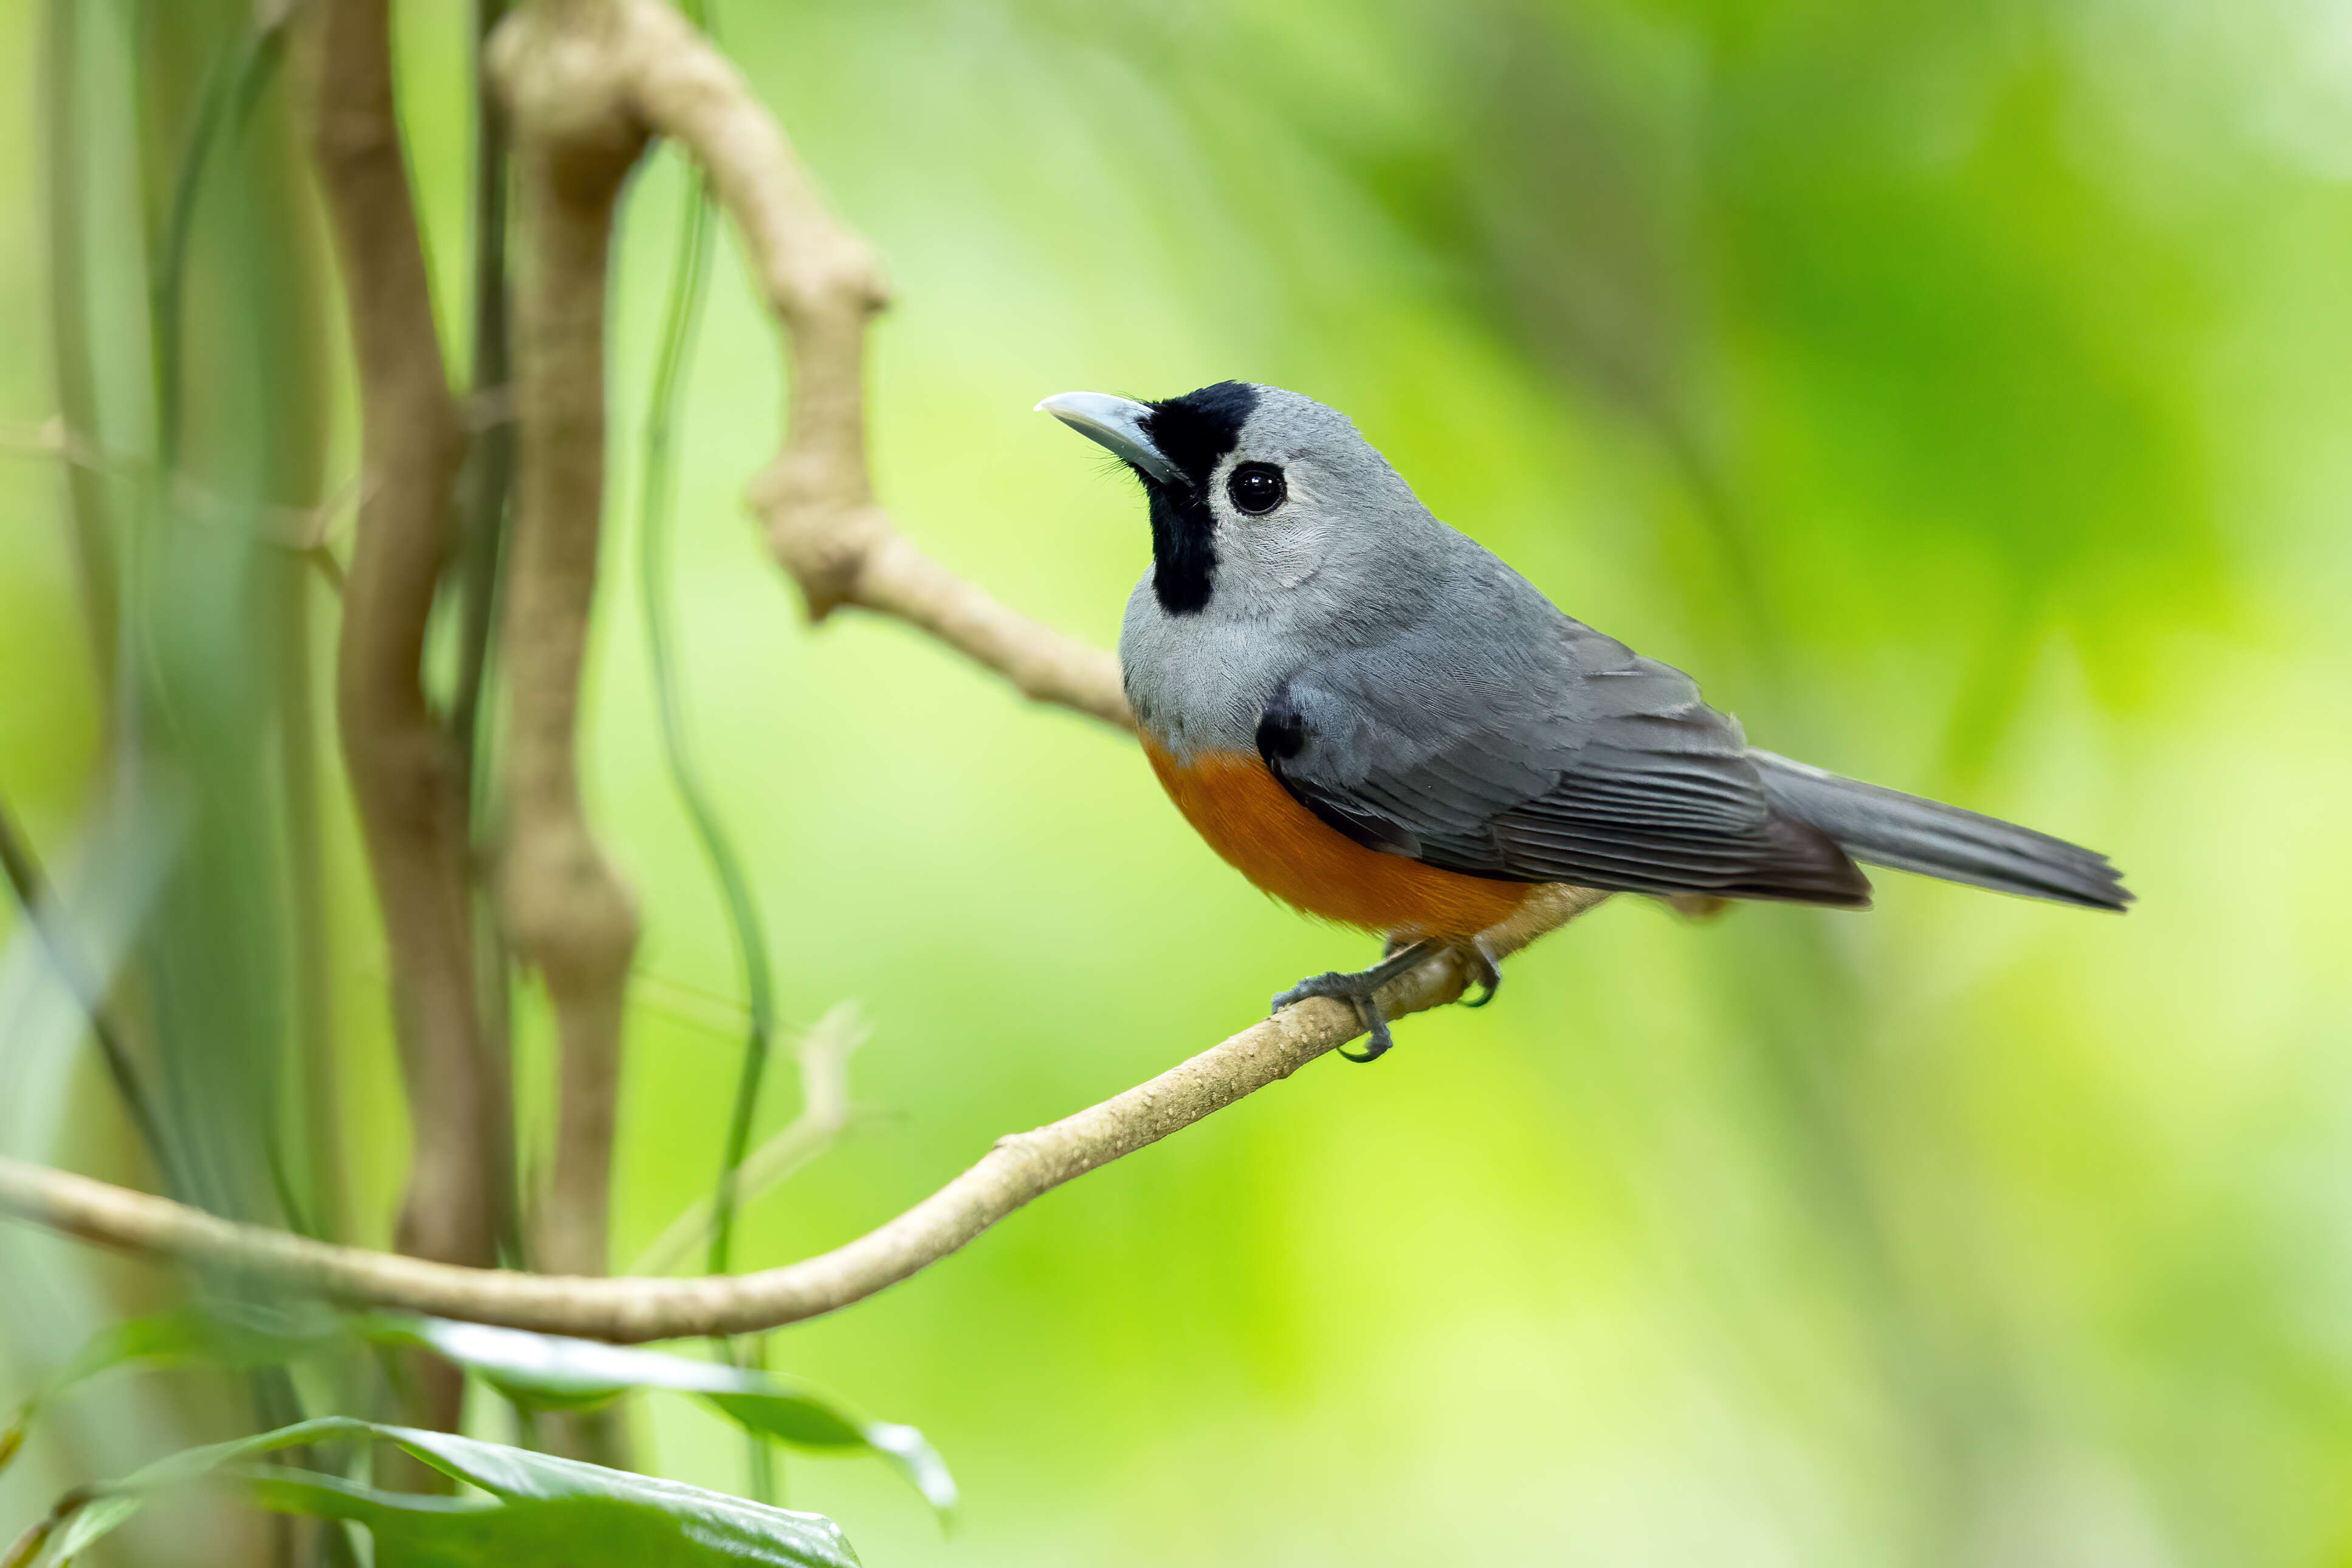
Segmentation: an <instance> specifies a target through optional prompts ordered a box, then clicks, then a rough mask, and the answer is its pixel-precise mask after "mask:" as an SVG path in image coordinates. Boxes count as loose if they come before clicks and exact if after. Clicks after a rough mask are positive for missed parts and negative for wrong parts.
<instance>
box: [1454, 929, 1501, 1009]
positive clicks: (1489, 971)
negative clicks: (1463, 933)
mask: <svg viewBox="0 0 2352 1568" xmlns="http://www.w3.org/2000/svg"><path fill="white" fill-rule="evenodd" d="M1455 951H1456V952H1460V953H1461V954H1462V962H1463V963H1465V965H1467V966H1468V968H1469V970H1470V983H1471V984H1474V985H1475V986H1477V987H1478V999H1477V1000H1476V1001H1475V1002H1473V1001H1471V1000H1470V999H1469V998H1468V997H1466V996H1465V997H1464V998H1463V999H1462V1005H1464V1006H1465V1007H1484V1006H1485V1005H1486V1004H1487V1003H1489V1002H1492V1001H1493V1000H1494V999H1495V993H1496V992H1497V991H1500V990H1501V989H1502V988H1503V966H1502V965H1501V964H1499V963H1496V962H1495V950H1494V949H1493V948H1491V947H1488V946H1487V945H1486V938H1485V937H1474V938H1472V939H1471V940H1470V941H1469V942H1465V944H1464V945H1463V946H1461V947H1460V948H1458V949H1456V950H1455Z"/></svg>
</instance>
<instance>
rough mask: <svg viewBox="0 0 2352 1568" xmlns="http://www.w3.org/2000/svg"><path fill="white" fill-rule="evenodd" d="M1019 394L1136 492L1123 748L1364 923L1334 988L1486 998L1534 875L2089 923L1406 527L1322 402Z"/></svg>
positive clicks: (1539, 880)
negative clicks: (1455, 962) (1496, 930)
mask: <svg viewBox="0 0 2352 1568" xmlns="http://www.w3.org/2000/svg"><path fill="white" fill-rule="evenodd" d="M1037 406H1038V408H1039V409H1040V410H1041V411H1043V412H1045V413H1048V414H1051V415H1053V416H1055V418H1057V419H1060V420H1061V421H1063V422H1064V423H1065V424H1066V425H1068V426H1071V427H1072V428H1074V429H1076V430H1077V431H1078V432H1079V433H1080V434H1081V435H1084V436H1086V437H1088V438H1090V439H1092V440H1094V441H1096V442H1098V443H1100V444H1101V445H1102V446H1104V447H1108V449H1109V450H1111V451H1112V452H1114V453H1116V454H1118V457H1119V458H1121V459H1122V460H1124V461H1125V462H1126V463H1127V465H1128V466H1129V468H1132V469H1133V470H1134V472H1135V474H1136V476H1137V477H1138V478H1139V479H1141V480H1142V481H1143V489H1144V494H1145V497H1146V500H1147V501H1148V502H1149V505H1150V518H1151V555H1152V563H1151V570H1150V572H1149V573H1147V574H1145V576H1144V578H1143V581H1142V582H1140V583H1139V584H1137V585H1136V589H1135V593H1134V595H1132V596H1131V597H1130V598H1129V600H1128V605H1127V620H1126V625H1125V626H1124V628H1123V630H1122V632H1121V634H1120V637H1119V647H1118V651H1119V662H1120V665H1121V667H1122V668H1123V670H1124V673H1125V679H1126V687H1127V696H1128V700H1129V703H1130V704H1132V706H1133V707H1134V709H1135V716H1136V720H1137V722H1138V724H1139V726H1140V728H1141V730H1142V733H1143V744H1144V750H1145V752H1146V754H1147V755H1148V756H1149V757H1150V761H1151V765H1152V768H1153V770H1154V772H1156V773H1158V774H1159V776H1160V783H1161V784H1162V785H1164V786H1165V787H1166V789H1167V791H1168V794H1169V795H1170V796H1171V798H1172V799H1173V800H1174V801H1175V803H1176V805H1177V808H1178V809H1179V810H1180V811H1181V812H1182V813H1183V815H1184V816H1185V817H1186V819H1187V820H1189V821H1190V822H1191V823H1192V826H1193V827H1194V829H1195V830H1197V831H1198V832H1199V833H1200V835H1201V836H1202V837H1203V838H1205V839H1206V840H1208V842H1209V845H1210V847H1212V848H1213V849H1215V850H1216V852H1217V853H1218V854H1219V855H1220V856H1222V857H1223V858H1224V859H1225V860H1226V861H1228V862H1229V863H1230V864H1232V865H1233V866H1234V868H1236V869H1237V870H1239V871H1240V872H1241V873H1242V874H1243V875H1244V876H1245V877H1247V878H1248V879H1250V880H1251V881H1252V882H1254V883H1255V884H1256V885H1257V886H1258V887H1259V888H1261V889H1265V891H1266V892H1269V893H1271V894H1273V895H1274V896H1275V897H1276V898H1279V899H1281V900H1285V901H1286V902H1287V903H1290V904H1292V905H1294V906H1295V907H1297V908H1298V909H1300V910H1305V911H1306V912H1307V913H1309V914H1314V915H1319V916H1322V917H1324V918H1326V919H1328V920H1331V921H1339V922H1340V923H1343V924H1347V925H1352V926H1357V927H1360V928H1362V929H1364V930H1366V931H1376V932H1381V933H1383V934H1385V935H1386V936H1387V938H1388V941H1389V952H1388V956H1387V957H1385V958H1384V959H1383V960H1382V961H1381V963H1376V964H1374V965H1372V966H1371V967H1370V968H1369V969H1365V970H1361V971H1359V972H1356V973H1328V974H1321V975H1317V976H1315V977H1314V978H1312V979H1309V980H1307V981H1304V982H1302V983H1301V984H1298V985H1297V986H1295V987H1293V988H1292V989H1291V990H1289V991H1286V992H1284V993H1283V994H1281V995H1279V996H1277V997H1276V998H1275V1003H1274V1005H1275V1007H1276V1010H1277V1011H1278V1010H1280V1009H1281V1008H1282V1007H1284V1006H1286V1005H1289V1004H1291V1003H1293V1002H1296V1001H1298V1000H1300V999H1302V998H1305V997H1307V996H1332V997H1338V998H1340V999H1341V1000H1344V1001H1346V1002H1349V1003H1350V1004H1351V1005H1354V1007H1355V1008H1356V1010H1357V1012H1358V1014H1359V1016H1360V1017H1361V1018H1362V1020H1363V1023H1364V1026H1365V1029H1366V1032H1367V1034H1368V1036H1369V1037H1370V1038H1369V1042H1368V1045H1367V1047H1366V1048H1365V1049H1364V1050H1363V1051H1361V1052H1360V1053H1349V1055H1350V1056H1351V1057H1352V1058H1353V1059H1355V1060H1359V1061H1370V1060H1371V1059H1373V1058H1376V1057H1378V1056H1380V1055H1381V1053H1383V1052H1385V1051H1386V1050H1388V1049H1389V1047H1390V1045H1391V1037H1390V1034H1389V1027H1388V1022H1387V1020H1386V1019H1385V1018H1384V1017H1383V1016H1381V1009H1380V1006H1379V1004H1378V1002H1377V1001H1376V999H1375V996H1376V993H1377V992H1378V991H1379V990H1380V988H1381V986H1382V985H1385V984H1388V983H1389V982H1390V981H1391V980H1393V979H1395V978H1396V977H1397V976H1398V975H1400V974H1402V973H1405V972H1406V971H1407V970H1409V969H1411V968H1412V967H1413V966H1414V965H1415V964H1418V963H1421V962H1422V961H1423V960H1424V959H1426V958H1428V957H1430V956H1431V955H1432V954H1433V953H1434V952H1439V951H1441V950H1444V949H1449V948H1450V949H1454V950H1456V951H1458V952H1461V953H1462V955H1463V956H1464V958H1465V960H1466V961H1467V962H1468V963H1469V964H1470V965H1471V969H1472V972H1473V973H1475V974H1476V975H1477V976H1478V978H1479V979H1480V980H1481V982H1482V984H1483V994H1482V995H1481V996H1480V997H1479V999H1478V1001H1477V1002H1476V1003H1474V1004H1472V1005H1484V1004H1485V1003H1486V1002H1487V1001H1489V1000H1492V998H1493V996H1494V993H1495V989H1496V986H1497V985H1498V984H1500V983H1501V977H1500V974H1499V973H1498V972H1497V970H1496V965H1495V962H1494V957H1493V954H1492V953H1491V952H1489V951H1488V950H1487V949H1486V946H1485V944H1484V942H1483V941H1482V939H1481V936H1480V933H1481V932H1483V931H1487V930H1489V929H1491V928H1492V927H1494V926H1495V925H1496V924H1497V923H1498V922H1500V921H1503V920H1504V919H1505V918H1507V916H1509V915H1510V914H1511V912H1512V911H1513V910H1516V909H1517V908H1518V906H1519V904H1520V903H1521V902H1522V901H1523V900H1525V899H1526V898H1527V897H1528V893H1529V892H1530V890H1531V889H1533V888H1535V887H1536V886H1538V885H1540V884H1545V883H1566V884H1570V885H1571V886H1575V887H1580V888H1587V889H1601V890H1605V891H1612V892H1630V893H1646V894H1653V895H1656V896H1659V897H1663V898H1668V899H1675V900H1683V899H1687V898H1698V899H1702V900H1713V899H1775V900H1788V901H1792V902H1796V903H1806V904H1824V905H1829V906H1831V907H1832V908H1837V909H1853V910H1859V909H1866V908H1868V907H1869V904H1870V892H1871V889H1870V882H1869V880H1868V879H1866V878H1865V877H1864V875H1863V873H1862V870H1861V868H1859V867H1858V866H1857V865H1856V864H1855V862H1856V861H1857V860H1859V861H1866V862H1868V863H1870V864H1871V865H1874V866H1886V867H1892V868H1895V869H1898V870H1904V871H1916V872H1919V873H1921V874H1923V875H1926V876H1929V877H1939V878H1942V879H1945V880H1946V881H1951V882H1966V883H1969V884H1970V885H1972V886H1975V887H1979V888H1990V889H1994V890H1995V891H1998V892H2003V893H2016V894H2021V895H2022V896H2024V897H2027V898H2035V899H2050V900H2056V901H2058V902H2061V903H2069V904H2081V905H2084V906H2086V907H2088V908H2091V909H2100V910H2121V909H2123V908H2124V907H2125V906H2126V904H2127V903H2129V902H2130V901H2131V894H2129V893H2128V892H2126V891H2125V889H2124V887H2123V882H2122V879H2121V877H2120V876H2119V875H2118V874H2117V872H2116V869H2115V868H2113V867H2112V866H2111V865H2109V864H2108V862H2107V860H2106V858H2105V856H2102V855H2098V854H2095V853H2093V852H2092V851H2090V850H2088V849H2084V848H2080V847H2076V846H2074V845H2073V844H2069V843H2067V842H2065V841H2064V840H2063V839H2059V838H2053V837H2050V836H2048V835H2047V834H2042V833H2036V832H2034V831H2033V830H2032V829H2031V828H2025V827H2019V826H2015V825H2014V824H2011V823H2007V822H2002V821H2000V820H1999V819H1997V818H1994V817H1990V816H1979V815H1977V814H1976V813H1975V812H1970V811H1962V810H1960V809H1959V808H1958V807H1957V806H1950V805H1941V804H1939V803H1938V802H1936V801H1932V800H1925V799H1922V798H1920V797H1919V796H1916V795H1901V794H1897V793H1896V792H1895V791H1894V790H1889V789H1881V788H1879V787H1877V786H1876V785H1874V784H1860V783H1857V782H1855V781H1854V780H1852V779H1845V778H1840V777H1838V776H1837V775H1836V774H1834V773H1824V772H1822V770H1820V769H1819V768H1812V767H1808V766H1806V765H1805V764H1804V763H1796V762H1790V760H1789V759H1788V758H1786V757H1779V756H1775V755H1773V754H1772V753H1771V752H1762V751H1757V750H1755V749H1754V748H1752V747H1750V746H1749V745H1748V739H1747V736H1746V735H1745V734H1744V733H1743V732H1742V731H1741V730H1740V727H1739V723H1738V721H1737V720H1736V719H1733V718H1732V717H1731V716H1730V715H1728V714H1726V713H1719V712H1717V711H1716V710H1714V709H1712V708H1709V707H1708V706H1706V703H1705V702H1703V701H1701V700H1699V691H1698V687H1697V685H1696V683H1694V682H1693V681H1692V679H1690V677H1688V676H1686V675H1685V674H1683V673H1682V671H1680V670H1678V669H1675V668H1671V667H1669V666H1666V665H1664V664H1660V663H1659V662H1658V661H1657V660H1655V659H1651V658H1643V657H1641V656H1640V655H1639V654H1636V653H1635V652H1633V650H1632V649H1631V648H1629V647H1626V646H1625V645H1624V644H1623V643H1621V642H1618V641H1617V640H1616V639H1614V638H1612V637H1605V636H1603V635H1602V634H1601V633H1600V632H1597V631H1594V630H1593V629H1592V628H1591V626H1586V625H1584V624H1583V623H1582V622H1580V621H1577V620H1573V619H1571V618H1570V617H1569V616H1566V615H1563V614H1562V613H1561V612H1560V611H1559V609H1558V608H1557V607H1555V606H1554V605H1552V603H1551V602H1550V601H1549V599H1547V598H1545V597H1544V595H1542V594H1541V593H1540V592H1538V590H1537V589H1536V588H1535V587H1534V586H1533V585H1532V584H1529V583H1528V581H1527V580H1526V579H1525V578H1523V577H1521V576H1520V575H1519V574H1517V573H1516V572H1514V571H1512V570H1511V569H1510V568H1509V567H1508V566H1507V565H1505V564H1504V563H1502V561H1501V560H1499V559H1498V558H1496V556H1495V555H1493V554H1492V553H1490V552H1487V551H1486V550H1485V549H1483V548H1482V547H1480V546H1479V545H1478V544H1476V543H1475V542H1473V541H1471V540H1470V539H1468V538H1465V536H1464V535H1462V534H1460V533H1457V532H1455V531H1454V530H1453V529H1451V528H1449V527H1447V526H1446V525H1445V524H1444V523H1442V522H1440V521H1438V520H1437V519H1436V518H1434V517H1433V516H1432V515H1430V512H1429V510H1428V509H1427V508H1425V507H1423V505H1422V504H1421V501H1420V500H1419V498H1417V497H1416V496H1415V495H1414V494H1413V493H1412V488H1411V487H1410V486H1408V485H1407V484H1406V483H1405V482H1404V480H1403V479H1402V478H1400V477H1399V476H1398V474H1397V472H1396V470H1395V469H1393V468H1391V467H1389V465H1388V463H1387V461H1386V460H1385V459H1384V458H1381V455H1380V453H1379V452H1378V451H1376V450H1374V449H1373V447H1372V446H1371V444H1370V442H1368V441H1366V440H1365V439H1364V438H1363V437H1362V436H1360V434H1358V433H1357V430H1356V427H1355V426H1353V425H1352V424H1350V423H1349V420H1348V418H1347V416H1345V415H1342V414H1340V413H1339V411H1337V410H1336V409H1332V408H1327V407H1325V406H1324V405H1322V404H1319V403H1317V402H1315V401H1314V400H1313V399H1311V398H1307V397H1304V396H1301V395H1299V394H1297V393H1295V392H1286V391H1284V390H1282V389H1281V388H1279V387H1273V386H1259V385H1255V384H1248V383H1244V382H1232V381H1228V382H1220V383H1219V384H1216V385H1214V386H1204V387H1202V388H1201V389H1200V390H1199V391H1197V392H1190V393H1186V394H1185V395H1183V396H1181V397H1171V398H1168V399H1166V400H1164V401H1161V402H1157V403H1139V402H1136V401H1133V400H1131V399H1129V398H1124V397H1113V396H1109V395H1105V394H1101V393H1093V392H1068V393H1063V394H1061V395H1058V396H1055V397H1049V398H1046V399H1045V401H1044V402H1042V403H1040V404H1039V405H1037Z"/></svg>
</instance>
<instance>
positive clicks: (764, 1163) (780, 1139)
mask: <svg viewBox="0 0 2352 1568" xmlns="http://www.w3.org/2000/svg"><path fill="white" fill-rule="evenodd" d="M871 1032H872V1030H871V1027H870V1026H868V1025H867V1024H866V1020H865V1019H864V1018H863V1017H861V1016H859V1014H858V1011H857V1007H856V1004H854V1003H849V1002H844V1003H841V1004H839V1005H836V1006H835V1007H834V1008H832V1009H831V1010H830V1011H828V1012H827V1013H826V1014H825V1016H824V1017H822V1018H819V1019H818V1020H817V1021H816V1023H815V1025H814V1026H813V1027H811V1028H810V1029H809V1031H808V1033H806V1034H804V1035H803V1036H802V1037H801V1039H800V1047H799V1050H798V1052H797V1053H796V1054H797V1055H798V1057H799V1058H800V1069H801V1111H800V1114H799V1115H798V1116H795V1117H793V1119H792V1120H791V1121H788V1122H786V1123H785V1124H784V1125H783V1126H782V1128H781V1129H779V1130H778V1131H777V1132H776V1134H775V1136H773V1137H772V1138H770V1139H769V1140H768V1141H767V1142H764V1143H762V1144H761V1145H760V1146H759V1148H757V1149H756V1150H753V1151H752V1152H751V1156H750V1157H749V1158H748V1159H745V1160H742V1161H740V1162H739V1163H737V1164H736V1166H735V1168H734V1169H732V1170H731V1171H730V1172H729V1173H727V1177H726V1189H725V1191H724V1192H723V1193H720V1194H713V1195H712V1196H710V1197H707V1198H697V1199H696V1200H695V1201H694V1202H693V1203H692V1204H689V1205H687V1208H686V1210H685V1212H683V1213H681V1214H680V1215H678V1216H677V1218H676V1219H674V1220H672V1221H670V1222H669V1224H668V1226H666V1227H665V1228H664V1229H663V1231H662V1233H661V1235H659V1236H657V1237H655V1238H654V1242H653V1245H652V1246H650V1247H646V1249H645V1250H644V1251H643V1252H641V1253H639V1254H637V1260H636V1261H635V1263H632V1264H631V1265H629V1272H630V1273H632V1274H667V1273H668V1272H669V1271H670V1270H671V1269H673V1268H677V1266H678V1265H679V1264H680V1263H682V1262H684V1261H685V1259H686V1255H687V1254H688V1253H689V1252H692V1251H693V1250H694V1249H695V1248H696V1247H699V1246H701V1245H702V1244H703V1243H704V1241H705V1240H706V1239H707V1238H709V1237H710V1236H711V1235H712V1233H713V1232H714V1231H715V1230H716V1229H717V1226H715V1225H714V1224H713V1220H714V1218H715V1216H716V1215H717V1213H718V1209H719V1204H720V1203H721V1202H725V1203H729V1204H732V1205H736V1206H739V1207H740V1205H744V1204H747V1203H750V1202H751V1200H753V1199H754V1198H757V1197H760V1196H761V1195H762V1194H766V1193H768V1192H770V1191H772V1189H773V1188H775V1187H776V1186H777V1185H778V1184H781V1183H782V1182H783V1181H784V1180H785V1179H786V1178H788V1177H790V1176H791V1175H792V1173H793V1172H795V1171H797V1170H799V1169H800V1168H801V1167H802V1166H803V1165H805V1164H807V1163H809V1162H810V1161H811V1160H814V1159H815V1158H816V1157H817V1156H818V1155H819V1154H822V1153H824V1152H825V1150H826V1149H827V1148H828V1147H830V1146H831V1145H832V1143H833V1141H834V1140H835V1138H838V1137H839V1136H841V1131H842V1129H843V1128H845V1127H846V1126H848V1125H849V1058H850V1057H851V1056H852V1055H854V1054H855V1053H856V1050H857V1047H860V1046H862V1045H864V1044H865V1043H866V1036H867V1035H868V1034H870V1033H871ZM713 1272H714V1273H718V1272H724V1270H713Z"/></svg>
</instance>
